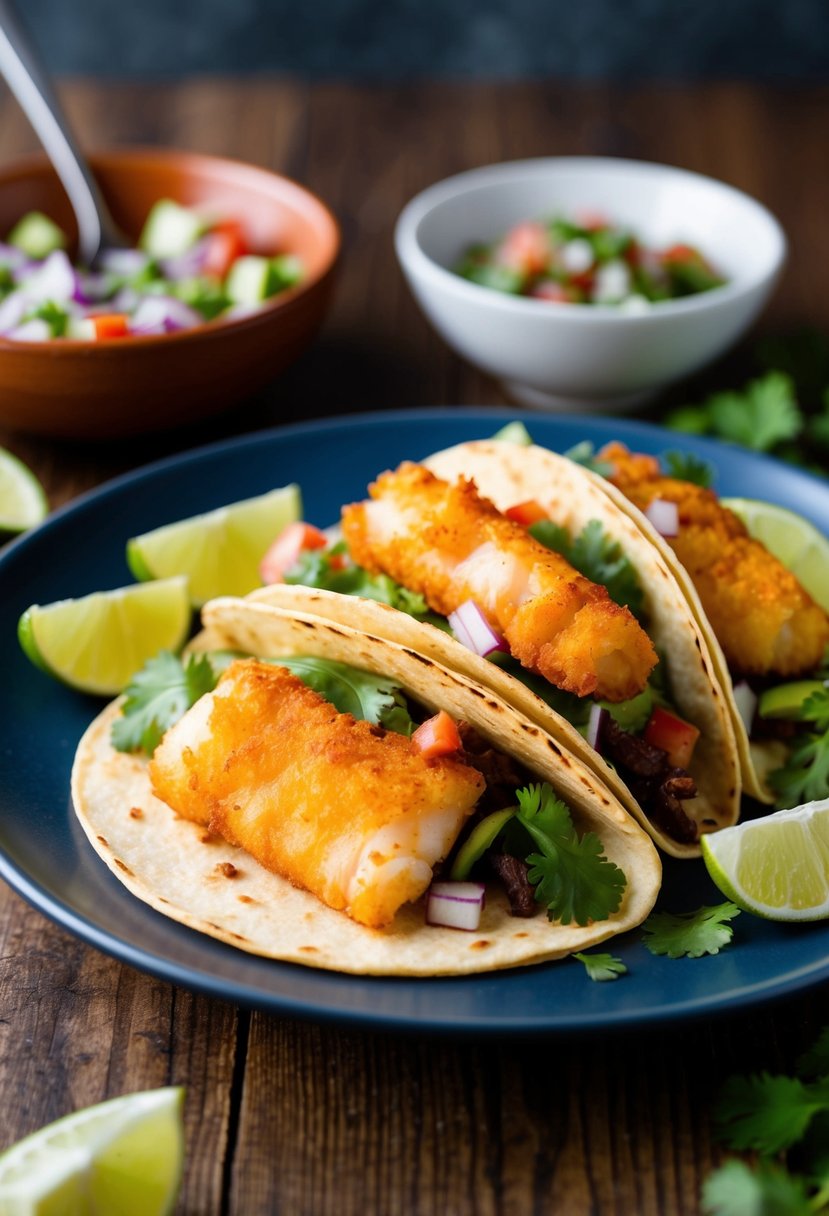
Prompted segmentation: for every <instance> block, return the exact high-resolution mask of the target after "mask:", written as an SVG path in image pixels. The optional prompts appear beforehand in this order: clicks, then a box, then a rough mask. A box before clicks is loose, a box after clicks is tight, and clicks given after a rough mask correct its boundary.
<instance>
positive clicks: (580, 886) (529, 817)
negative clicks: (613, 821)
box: [516, 783, 627, 925]
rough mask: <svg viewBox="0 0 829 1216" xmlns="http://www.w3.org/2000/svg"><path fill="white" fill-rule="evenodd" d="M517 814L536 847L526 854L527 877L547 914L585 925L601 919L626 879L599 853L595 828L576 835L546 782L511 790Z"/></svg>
mask: <svg viewBox="0 0 829 1216" xmlns="http://www.w3.org/2000/svg"><path fill="white" fill-rule="evenodd" d="M516 799H517V801H518V815H517V817H516V820H517V822H518V823H520V825H521V826H522V827H523V828H524V829H525V830H526V831H527V833H528V834H529V836H530V838H531V840H532V842H533V844H534V845H535V850H536V851H535V852H532V853H530V854H529V856H528V857H527V858H526V862H527V865H528V866H529V873H528V875H527V877H528V878H529V881H530V883H531V884H532V885H533V886H534V887H535V897H536V899H537V900H538V901H539V903H542V904H545V905H546V907H547V916H548V918H549V919H550V920H557V921H560V922H561V924H563V925H569V924H572V923H573V922H574V921H575V923H576V924H577V925H586V924H588V923H589V922H590V921H600V920H606V919H607V918H608V916H610V915H611V913H613V912H615V911H616V910H617V909H618V907H619V905H620V904H621V902H622V895H623V893H624V889H625V886H626V885H627V879H626V878H625V875H624V873H623V872H622V871H621V870H620V869H619V867H618V866H617V865H615V864H614V863H613V862H612V861H609V860H608V858H607V857H605V855H604V846H603V845H602V842H601V840H599V838H598V836H596V835H595V833H594V832H586V833H585V834H584V836H582V837H581V838H579V835H578V833H577V832H576V829H575V827H574V826H573V820H572V819H571V817H570V812H569V810H568V809H567V807H566V805H565V804H564V803H563V802H562V801H561V800H560V799H559V798H557V797H556V796H555V794H554V793H553V790H552V789H551V787H550V786H549V785H547V784H546V783H544V784H542V785H528V786H527V787H526V788H525V789H522V790H518V791H517V793H516Z"/></svg>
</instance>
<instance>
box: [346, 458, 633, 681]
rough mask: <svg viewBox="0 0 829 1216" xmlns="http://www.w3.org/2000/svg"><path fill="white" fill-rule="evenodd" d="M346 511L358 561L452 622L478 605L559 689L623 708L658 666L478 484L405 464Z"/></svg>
mask: <svg viewBox="0 0 829 1216" xmlns="http://www.w3.org/2000/svg"><path fill="white" fill-rule="evenodd" d="M369 493H370V494H371V499H370V500H369V501H367V502H361V503H354V504H352V505H351V506H347V507H345V508H344V509H343V517H342V524H343V535H344V536H345V539H346V542H347V544H348V548H349V550H350V552H351V555H352V557H353V558H354V561H355V562H357V563H358V565H360V566H364V567H365V568H366V569H368V570H370V571H372V572H375V573H376V572H383V573H385V574H389V575H391V577H392V578H394V579H396V580H397V582H399V583H401V584H402V585H403V586H404V587H407V588H408V589H409V590H410V591H415V592H419V593H420V594H421V595H423V596H424V598H425V600H426V602H427V603H428V605H429V607H430V608H431V609H432V610H433V611H434V612H439V613H441V614H443V615H444V616H448V614H449V613H450V612H454V611H455V609H457V608H459V607H460V605H461V604H463V603H464V602H465V601H466V600H474V601H475V603H476V604H477V605H478V606H479V608H480V609H481V610H482V611H483V612H484V613H485V614H486V616H487V618H488V619H489V621H490V622H491V624H492V625H493V627H494V628H495V629H497V630H498V632H499V633H500V634H501V635H502V636H503V637H504V638H505V640H506V641H507V643H508V645H509V648H510V651H511V653H512V654H513V655H514V657H515V658H516V659H517V660H518V661H519V662H520V663H521V664H522V665H523V666H524V667H526V668H528V669H529V670H530V671H534V672H537V673H538V674H539V675H542V676H544V677H545V678H546V679H547V680H549V681H550V682H551V683H552V684H555V685H556V687H558V688H563V689H565V690H566V691H567V692H572V693H575V694H576V695H577V696H580V697H584V696H589V695H590V694H592V693H595V694H596V696H598V697H601V698H603V699H605V700H608V701H624V700H627V698H628V697H633V696H635V695H636V694H637V693H639V692H641V691H642V689H643V688H644V687H645V685H646V683H647V680H648V675H649V674H650V672H651V670H652V668H653V667H654V666H655V664H656V661H657V656H656V652H655V650H654V648H653V645H652V644H651V641H650V639H649V638H648V636H647V634H646V633H645V631H644V630H643V629H642V628H641V626H640V625H639V624H638V622H637V621H636V619H635V618H634V617H633V615H632V614H631V613H630V611H629V610H628V609H627V608H623V607H620V605H618V604H615V603H614V602H613V601H612V600H611V598H610V596H609V595H608V593H607V590H606V589H605V588H604V587H600V586H597V585H596V584H595V583H591V582H590V580H589V579H587V578H584V576H583V575H581V574H579V573H578V572H577V571H576V570H574V569H573V567H572V566H571V565H570V564H569V562H567V561H565V559H564V558H563V557H561V556H560V555H559V554H558V553H554V552H553V551H552V550H550V549H548V548H546V546H544V545H542V544H541V543H540V542H539V541H537V540H535V539H534V537H532V536H530V534H529V533H528V532H527V530H526V529H525V528H524V527H522V526H521V525H520V524H518V523H515V522H513V521H512V520H511V519H508V518H507V517H506V516H505V515H502V514H501V512H500V511H499V510H498V509H497V508H496V507H495V506H494V505H493V503H491V502H490V501H489V500H488V499H486V498H482V497H481V496H480V495H479V494H478V492H477V489H476V488H475V483H474V482H472V481H467V480H465V479H461V480H459V481H457V482H454V483H449V482H447V481H443V480H441V479H440V478H438V477H436V476H435V475H434V474H433V473H431V472H429V470H428V469H426V468H424V467H423V466H422V465H417V464H411V463H408V462H407V463H405V464H402V465H401V466H400V468H399V469H397V471H396V472H393V473H391V472H390V473H383V474H382V476H380V477H378V479H377V481H376V482H374V483H373V484H372V485H371V486H370V487H369Z"/></svg>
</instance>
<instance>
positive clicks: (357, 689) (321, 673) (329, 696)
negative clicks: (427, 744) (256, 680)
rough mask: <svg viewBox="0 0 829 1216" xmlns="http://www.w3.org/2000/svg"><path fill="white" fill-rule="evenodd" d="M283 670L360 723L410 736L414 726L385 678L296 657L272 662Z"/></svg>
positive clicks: (334, 663)
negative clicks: (367, 723)
mask: <svg viewBox="0 0 829 1216" xmlns="http://www.w3.org/2000/svg"><path fill="white" fill-rule="evenodd" d="M272 661H273V662H275V663H278V664H279V666H280V667H287V668H288V671H291V672H293V674H294V675H295V676H297V677H298V678H299V679H300V680H302V682H303V684H307V685H308V687H309V688H313V689H314V691H315V692H318V693H319V694H320V696H322V697H325V699H326V701H330V702H331V704H332V705H333V706H334V707H335V708H336V709H338V710H339V711H340V713H341V714H351V715H352V717H354V718H359V719H361V720H362V721H364V722H371V723H373V724H374V725H375V726H382V727H385V729H386V730H394V731H397V733H398V734H401V735H410V734H411V733H412V731H413V730H414V727H415V724H414V721H413V720H412V716H411V714H410V713H409V707H408V704H407V702H406V698H405V697H404V695H403V690H402V688H401V687H400V685H399V684H396V683H395V682H394V680H392V679H390V678H389V677H387V676H379V675H375V673H374V672H372V671H363V670H362V669H360V668H357V667H351V666H350V665H349V664H348V663H340V662H338V661H337V660H336V659H323V658H318V657H317V656H316V655H299V656H296V657H293V656H292V657H290V658H279V659H274V660H272Z"/></svg>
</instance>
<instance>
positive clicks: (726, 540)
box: [598, 443, 829, 807]
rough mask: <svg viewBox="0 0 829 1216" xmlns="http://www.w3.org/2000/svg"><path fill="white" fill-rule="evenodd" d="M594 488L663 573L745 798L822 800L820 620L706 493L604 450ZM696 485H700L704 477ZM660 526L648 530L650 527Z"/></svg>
mask: <svg viewBox="0 0 829 1216" xmlns="http://www.w3.org/2000/svg"><path fill="white" fill-rule="evenodd" d="M598 459H599V460H600V461H601V462H602V466H603V469H604V472H605V474H606V476H605V477H604V478H602V479H601V483H600V488H601V489H602V490H603V491H604V493H605V494H607V495H608V496H609V497H611V498H612V500H613V501H614V502H615V503H617V504H618V505H619V506H620V507H621V508H622V509H623V510H626V511H627V512H628V514H629V515H630V517H631V519H632V520H633V521H634V522H635V523H636V526H637V527H638V528H640V530H641V531H642V533H643V534H644V535H645V536H646V537H647V538H648V541H649V543H650V544H651V545H652V546H653V548H654V550H655V551H656V552H658V553H659V554H660V556H661V558H662V559H663V560H664V561H665V562H666V563H667V564H668V565H669V566H670V568H671V571H672V573H673V574H674V577H675V578H676V580H677V582H678V583H679V585H680V586H681V587H682V590H683V592H684V594H685V597H686V600H687V602H688V605H689V608H690V609H691V611H692V612H693V613H694V616H695V618H696V619H697V621H698V622H699V626H700V628H701V630H702V631H703V633H704V635H705V637H706V641H707V643H708V648H709V650H710V653H711V655H712V657H713V660H714V665H715V671H716V674H717V678H718V680H719V682H720V684H721V686H722V687H723V689H724V690H725V694H726V700H727V704H728V706H729V710H730V713H731V717H732V722H733V726H734V731H735V734H736V739H737V747H738V752H739V756H740V761H741V766H742V774H743V784H744V787H745V791H746V793H747V794H749V795H751V796H752V797H753V798H756V799H758V800H759V801H761V802H766V803H771V802H777V804H778V805H779V806H781V807H790V806H795V805H797V804H799V803H802V802H805V801H813V800H815V799H820V798H825V797H827V796H829V771H828V770H827V767H826V765H825V763H823V757H824V749H823V748H822V746H816V741H817V739H818V737H819V736H820V735H821V734H823V733H824V732H825V731H826V728H827V725H829V692H828V691H827V685H826V680H827V676H829V671H828V670H827V663H826V657H827V647H829V616H827V613H826V611H825V609H824V608H823V606H822V605H821V604H819V603H817V602H816V601H815V599H814V598H813V597H812V596H811V595H810V594H809V592H808V591H807V590H806V588H805V587H804V586H803V585H802V583H801V582H800V581H799V580H798V578H796V577H795V575H794V574H793V573H792V571H791V570H789V569H787V567H786V566H785V564H784V563H783V562H782V561H780V560H779V559H778V558H777V557H776V556H775V555H774V554H772V553H770V552H769V550H768V549H767V548H766V547H765V545H763V544H762V543H761V542H760V541H759V540H757V539H756V538H754V537H752V536H751V535H750V534H749V531H748V528H747V527H746V525H745V523H744V522H743V520H742V519H740V518H739V516H738V515H737V514H735V512H734V511H732V510H731V509H730V508H729V507H728V506H727V504H724V503H723V502H721V501H720V500H719V498H718V496H717V494H716V493H715V492H714V490H713V489H711V487H710V486H709V485H707V484H697V483H695V482H692V481H690V480H687V479H684V478H682V477H679V476H667V475H666V474H665V472H664V471H663V469H662V467H661V464H660V461H659V460H658V459H657V458H656V457H654V456H650V455H642V454H639V453H633V452H630V451H628V449H627V448H626V447H624V446H623V445H622V444H620V443H613V444H609V445H608V446H607V447H606V448H605V449H603V450H602V451H601V452H600V453H599V454H598ZM703 472H704V475H703V480H705V481H707V480H708V476H707V473H708V472H709V470H704V471H703ZM660 515H661V516H666V517H667V518H668V519H670V524H669V526H662V527H661V529H657V528H656V527H655V526H654V523H653V520H654V518H656V519H657V520H658V519H659V517H660Z"/></svg>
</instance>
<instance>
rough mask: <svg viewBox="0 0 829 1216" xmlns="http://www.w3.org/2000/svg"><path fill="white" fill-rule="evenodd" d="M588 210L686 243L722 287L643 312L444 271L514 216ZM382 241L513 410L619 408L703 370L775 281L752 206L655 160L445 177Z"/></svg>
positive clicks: (776, 246) (437, 319)
mask: <svg viewBox="0 0 829 1216" xmlns="http://www.w3.org/2000/svg"><path fill="white" fill-rule="evenodd" d="M586 212H592V213H596V212H598V213H601V214H603V215H606V216H607V217H608V220H609V221H610V222H611V223H613V224H618V225H621V226H623V227H629V228H630V229H631V230H632V231H633V233H634V235H636V236H637V237H639V238H640V239H641V240H642V242H643V243H644V244H645V245H646V246H649V247H655V248H664V247H666V246H669V245H672V244H675V243H686V244H689V245H693V246H696V247H698V248H699V249H700V251H701V252H702V254H703V255H704V256H705V257H706V258H708V259H709V261H710V262H711V263H712V264H713V266H714V267H715V268H716V269H717V270H718V272H719V273H720V274H722V275H723V276H724V277H725V278H726V279H727V283H726V285H725V286H723V287H719V288H716V289H714V290H712V291H709V292H704V293H702V294H700V295H694V296H688V297H685V298H682V299H677V300H667V301H662V302H660V303H658V304H654V305H651V306H650V307H648V309H647V311H645V312H642V313H633V312H630V313H628V312H625V311H622V310H620V309H619V308H618V307H617V306H611V305H593V304H559V303H549V302H547V301H543V300H535V299H530V298H528V297H520V296H513V295H506V294H504V293H502V292H499V291H495V290H492V289H491V288H487V287H481V286H479V285H478V284H476V283H471V282H469V281H467V280H466V279H463V278H461V277H460V276H459V275H457V274H455V273H453V271H452V269H451V268H452V267H453V266H454V265H456V264H457V262H458V260H459V259H460V257H461V255H462V253H463V252H464V250H465V249H466V248H467V247H468V246H469V245H471V244H478V243H489V242H491V241H494V240H496V239H498V238H499V237H502V236H503V235H504V234H505V233H506V232H507V230H508V229H509V228H510V227H511V226H513V225H514V224H516V223H519V222H520V221H522V220H533V219H544V218H546V217H550V218H552V217H554V216H563V217H565V218H572V217H573V216H574V215H578V214H579V213H586ZM395 247H396V250H397V256H398V258H399V261H400V264H401V266H402V268H403V271H404V274H405V276H406V278H407V280H408V282H409V285H410V287H411V289H412V291H413V292H414V294H415V297H416V298H417V300H418V302H419V304H420V306H421V308H422V309H423V311H424V313H425V314H426V316H427V317H428V318H429V320H430V321H431V322H432V324H433V325H434V327H435V329H437V331H438V332H439V333H440V334H441V336H442V337H443V338H444V340H445V341H446V342H447V343H448V344H449V346H450V347H452V349H453V350H454V351H456V352H457V353H458V354H460V355H462V356H463V357H464V358H465V359H468V360H469V362H470V363H473V364H475V365H476V366H477V367H479V368H481V369H482V370H483V371H485V372H488V373H490V374H491V375H493V376H496V377H497V378H498V379H499V380H501V381H502V382H503V385H504V388H505V390H506V391H507V392H508V393H509V395H510V396H512V397H514V398H515V399H516V400H518V401H519V402H521V403H522V404H524V405H530V406H537V407H541V408H547V409H559V408H570V409H572V408H573V407H574V406H575V407H581V408H583V409H595V410H612V409H625V408H628V407H634V406H636V405H638V404H641V403H642V402H643V401H645V400H647V399H648V398H650V397H652V396H653V395H654V394H656V393H657V392H658V391H659V390H660V389H661V388H663V387H664V386H666V385H668V384H669V383H670V382H672V381H674V380H676V379H679V378H680V377H682V376H684V375H686V374H688V373H690V372H692V371H695V370H696V369H698V368H700V367H702V366H703V365H705V364H706V363H709V362H710V361H711V360H712V359H714V358H715V357H716V356H717V355H720V354H721V353H722V352H723V351H725V350H726V349H727V348H728V347H729V346H731V344H732V343H734V342H735V341H736V340H737V339H738V338H739V337H740V336H741V335H742V334H743V333H744V332H745V330H746V329H747V328H748V327H749V325H750V324H751V322H752V321H753V320H754V318H755V317H756V316H757V314H758V312H759V311H760V309H761V308H762V307H763V305H764V303H765V302H766V300H767V298H768V296H769V294H770V292H771V290H772V288H773V287H774V284H775V282H776V280H777V278H778V276H779V274H780V271H781V269H782V266H783V262H784V259H785V254H786V239H785V236H784V234H783V231H782V229H781V227H780V225H779V224H778V222H777V221H776V220H775V218H774V217H773V216H772V215H771V214H770V212H769V211H767V210H766V208H765V207H763V206H761V204H760V203H758V202H756V201H755V200H754V199H752V198H750V197H749V196H748V195H746V194H743V193H741V192H740V191H739V190H736V189H734V188H733V187H731V186H728V185H726V184H724V183H723V182H718V181H715V180H713V179H712V178H707V177H702V176H700V175H698V174H695V173H689V172H686V171H685V170H681V169H675V168H672V167H670V166H668V165H659V164H648V163H645V162H641V161H628V160H622V159H616V158H611V157H560V158H556V157H552V158H549V159H547V158H545V159H538V160H526V161H513V162H507V163H504V164H499V165H491V166H487V167H485V168H481V169H473V170H471V171H470V172H467V173H462V174H459V175H458V176H456V177H451V178H447V179H446V180H445V181H442V182H439V183H437V184H436V185H434V186H431V187H429V188H428V189H426V190H424V191H423V192H422V193H420V194H418V195H417V196H416V197H415V198H414V199H412V200H411V202H410V203H408V204H407V206H406V207H405V208H404V210H403V211H402V213H401V215H400V217H399V219H398V221H397V226H396V230H395Z"/></svg>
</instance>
